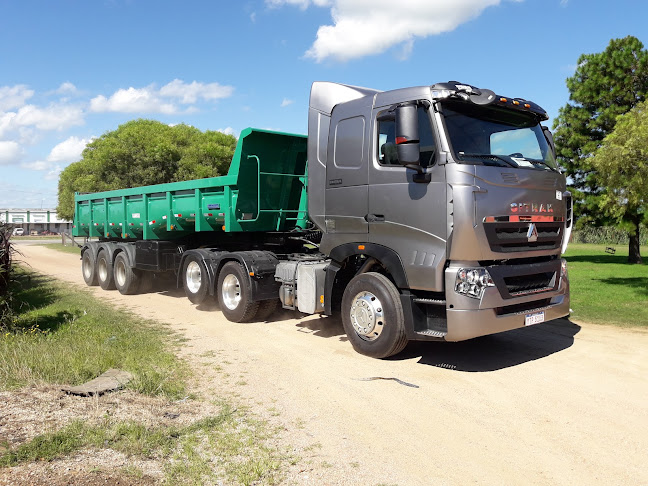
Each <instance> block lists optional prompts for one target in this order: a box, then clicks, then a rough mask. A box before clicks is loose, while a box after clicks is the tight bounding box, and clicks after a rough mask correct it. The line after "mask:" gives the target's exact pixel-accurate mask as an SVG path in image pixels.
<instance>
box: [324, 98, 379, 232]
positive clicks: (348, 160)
mask: <svg viewBox="0 0 648 486" xmlns="http://www.w3.org/2000/svg"><path fill="white" fill-rule="evenodd" d="M361 103H362V104H365V103H366V101H365V100H358V101H357V102H349V103H345V104H344V105H342V106H339V107H336V108H335V109H334V110H333V113H332V117H331V129H330V134H329V146H328V154H329V157H328V161H327V165H326V194H325V207H326V210H325V223H326V233H327V237H329V238H330V237H331V236H332V235H338V237H337V238H334V239H335V240H336V242H335V244H342V243H344V242H346V241H347V240H348V241H366V236H362V237H359V236H357V235H359V234H361V235H366V234H367V233H368V231H369V226H368V224H367V220H366V219H365V217H366V215H367V213H368V206H369V189H368V161H367V150H366V140H367V134H368V133H369V125H368V124H369V122H370V120H368V119H367V118H368V117H367V116H365V114H359V113H363V112H366V114H367V115H369V114H370V113H371V112H370V109H369V110H366V111H365V110H363V108H364V107H363V106H360V104H361ZM346 235H349V236H346ZM351 235H353V236H351Z"/></svg>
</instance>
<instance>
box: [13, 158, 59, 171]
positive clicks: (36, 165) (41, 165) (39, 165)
mask: <svg viewBox="0 0 648 486" xmlns="http://www.w3.org/2000/svg"><path fill="white" fill-rule="evenodd" d="M51 166H52V164H51V163H49V162H47V161H46V160H37V161H34V162H23V163H22V164H20V167H22V168H23V169H29V170H36V171H41V170H48V169H49V168H50V167H51Z"/></svg>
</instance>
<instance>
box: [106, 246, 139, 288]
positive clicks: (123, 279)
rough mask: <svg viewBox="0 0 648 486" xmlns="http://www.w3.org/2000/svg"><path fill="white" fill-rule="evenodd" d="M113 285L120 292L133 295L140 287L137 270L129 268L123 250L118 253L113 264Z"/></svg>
mask: <svg viewBox="0 0 648 486" xmlns="http://www.w3.org/2000/svg"><path fill="white" fill-rule="evenodd" d="M113 267H114V268H113V273H114V277H115V286H116V287H117V290H119V293H120V294H123V295H133V294H136V293H137V291H138V290H139V289H140V284H141V283H142V279H141V278H140V272H139V270H137V269H135V268H131V266H130V265H129V262H128V257H127V256H126V254H125V253H124V252H121V253H118V254H117V256H116V257H115V263H114V264H113Z"/></svg>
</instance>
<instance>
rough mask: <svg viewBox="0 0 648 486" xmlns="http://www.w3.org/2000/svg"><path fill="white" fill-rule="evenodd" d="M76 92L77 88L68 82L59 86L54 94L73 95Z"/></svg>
mask: <svg viewBox="0 0 648 486" xmlns="http://www.w3.org/2000/svg"><path fill="white" fill-rule="evenodd" d="M76 92H77V87H76V86H74V85H73V84H72V83H70V82H69V81H66V82H65V83H63V84H61V86H59V87H58V89H57V90H56V91H55V93H57V94H74V93H76Z"/></svg>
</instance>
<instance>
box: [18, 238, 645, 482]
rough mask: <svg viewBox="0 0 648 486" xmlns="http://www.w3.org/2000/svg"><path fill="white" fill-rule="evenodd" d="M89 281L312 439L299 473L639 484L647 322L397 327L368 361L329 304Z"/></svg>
mask: <svg viewBox="0 0 648 486" xmlns="http://www.w3.org/2000/svg"><path fill="white" fill-rule="evenodd" d="M20 250H21V252H22V253H23V255H24V260H25V261H26V262H28V263H29V265H31V267H32V268H33V269H34V270H35V271H38V272H41V273H44V274H49V275H53V276H56V277H57V278H60V279H62V280H64V281H67V282H71V283H73V284H78V285H79V286H83V287H85V285H84V283H83V279H82V277H81V271H80V262H79V259H78V257H75V256H74V255H69V254H63V253H60V252H56V251H54V250H49V249H46V248H43V247H38V246H21V248H20ZM93 292H95V293H96V295H97V296H101V297H102V298H105V299H110V300H111V301H113V302H114V303H115V304H116V305H122V306H127V307H128V308H129V309H131V310H133V311H134V312H136V313H137V314H140V315H141V316H144V317H146V318H152V319H156V320H160V321H164V322H168V323H170V325H171V326H172V328H174V329H176V330H178V331H180V332H181V333H183V334H184V335H185V336H186V338H187V339H188V342H187V343H186V344H185V345H184V346H185V350H186V355H187V356H193V357H194V359H195V361H201V362H204V361H205V359H206V357H207V356H211V357H212V358H211V361H210V365H209V367H210V369H212V370H222V371H219V372H216V371H214V373H211V374H210V373H207V374H206V378H205V381H204V385H205V386H206V387H207V388H211V389H214V390H218V389H219V388H222V387H227V386H229V387H230V389H234V390H235V391H237V392H238V393H239V394H240V395H241V397H242V398H243V399H245V400H247V401H248V402H249V403H250V405H251V406H252V407H253V408H256V409H258V410H261V411H264V410H265V411H267V410H270V409H271V410H273V411H276V412H277V414H278V415H279V417H280V420H281V421H283V423H284V424H285V426H286V428H287V429H288V430H289V435H290V436H291V439H292V440H295V441H297V442H301V443H307V442H310V443H312V444H313V447H314V448H317V449H318V450H319V452H318V458H317V460H316V461H315V462H316V464H315V466H314V467H313V468H311V469H310V470H305V471H304V472H303V475H304V477H302V478H299V477H297V478H294V479H295V481H296V482H298V483H301V484H309V483H311V484H377V483H385V484H393V483H397V484H401V485H414V484H435V485H437V484H462V485H463V484H626V485H629V484H648V466H646V451H648V333H646V332H641V331H632V330H623V329H618V328H613V327H605V326H594V325H588V324H577V323H573V322H570V321H568V320H561V321H558V322H555V323H546V324H541V325H537V326H535V327H532V328H527V329H522V330H517V331H513V332H509V333H504V334H501V335H496V336H489V337H484V338H480V339H476V340H472V341H468V342H463V343H410V345H409V346H408V347H407V348H406V349H405V351H404V352H403V353H401V354H400V355H398V356H396V357H395V358H393V359H389V360H382V361H381V360H375V359H371V358H366V357H363V356H361V355H359V354H356V353H355V352H354V351H353V350H352V348H351V345H350V344H349V343H348V342H346V338H345V335H344V332H343V330H342V325H341V323H340V322H339V321H338V320H335V319H332V318H326V317H322V318H320V317H317V316H315V317H314V316H309V317H306V318H300V319H295V318H294V317H295V316H294V315H293V314H285V313H284V314H281V315H278V316H273V317H272V318H271V322H260V323H253V324H234V323H230V322H228V321H227V320H226V319H225V318H224V317H223V316H222V314H221V313H220V312H219V311H218V310H217V309H214V308H212V309H204V308H201V307H195V306H194V305H192V304H191V303H190V302H189V301H188V300H187V299H186V298H184V294H183V293H182V292H178V291H176V290H172V291H165V292H158V293H152V294H146V295H136V296H122V295H121V294H119V293H118V292H116V291H112V292H105V291H102V290H101V289H99V288H96V289H93ZM369 377H386V378H389V377H394V378H398V379H400V380H402V381H404V382H407V383H410V384H414V385H416V386H418V388H414V387H409V386H404V385H402V384H400V383H398V382H396V381H393V380H372V381H362V379H364V378H369ZM233 381H236V383H232V382H233ZM228 383H229V384H228ZM309 474H310V476H308V475H309Z"/></svg>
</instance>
